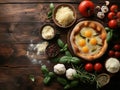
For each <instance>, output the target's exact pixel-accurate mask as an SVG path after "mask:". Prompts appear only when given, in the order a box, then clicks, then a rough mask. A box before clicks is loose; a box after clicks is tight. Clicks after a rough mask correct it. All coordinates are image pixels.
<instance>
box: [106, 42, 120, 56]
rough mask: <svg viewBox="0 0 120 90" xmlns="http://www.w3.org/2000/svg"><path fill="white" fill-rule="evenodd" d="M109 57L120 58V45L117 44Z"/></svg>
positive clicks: (110, 51) (109, 53)
mask: <svg viewBox="0 0 120 90" xmlns="http://www.w3.org/2000/svg"><path fill="white" fill-rule="evenodd" d="M108 56H109V57H115V58H120V44H119V43H118V44H115V45H114V46H113V48H112V49H111V50H109V52H108Z"/></svg>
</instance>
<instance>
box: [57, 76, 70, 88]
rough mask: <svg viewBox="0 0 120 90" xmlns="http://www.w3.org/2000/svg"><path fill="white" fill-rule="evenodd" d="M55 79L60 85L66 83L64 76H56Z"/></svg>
mask: <svg viewBox="0 0 120 90" xmlns="http://www.w3.org/2000/svg"><path fill="white" fill-rule="evenodd" d="M57 81H58V83H60V84H61V85H64V86H65V85H67V83H68V82H67V80H66V79H65V78H61V77H57Z"/></svg>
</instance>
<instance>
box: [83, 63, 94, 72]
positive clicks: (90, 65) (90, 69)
mask: <svg viewBox="0 0 120 90" xmlns="http://www.w3.org/2000/svg"><path fill="white" fill-rule="evenodd" d="M85 70H86V71H88V72H91V71H93V64H92V63H87V64H86V65H85Z"/></svg>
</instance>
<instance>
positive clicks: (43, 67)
mask: <svg viewBox="0 0 120 90" xmlns="http://www.w3.org/2000/svg"><path fill="white" fill-rule="evenodd" d="M41 71H42V73H43V74H44V75H47V74H48V73H49V71H48V69H47V67H46V66H45V65H42V66H41Z"/></svg>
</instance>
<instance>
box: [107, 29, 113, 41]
mask: <svg viewBox="0 0 120 90" xmlns="http://www.w3.org/2000/svg"><path fill="white" fill-rule="evenodd" d="M112 36H113V31H112V30H111V31H109V32H108V33H107V42H109V41H110V40H111V39H112Z"/></svg>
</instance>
